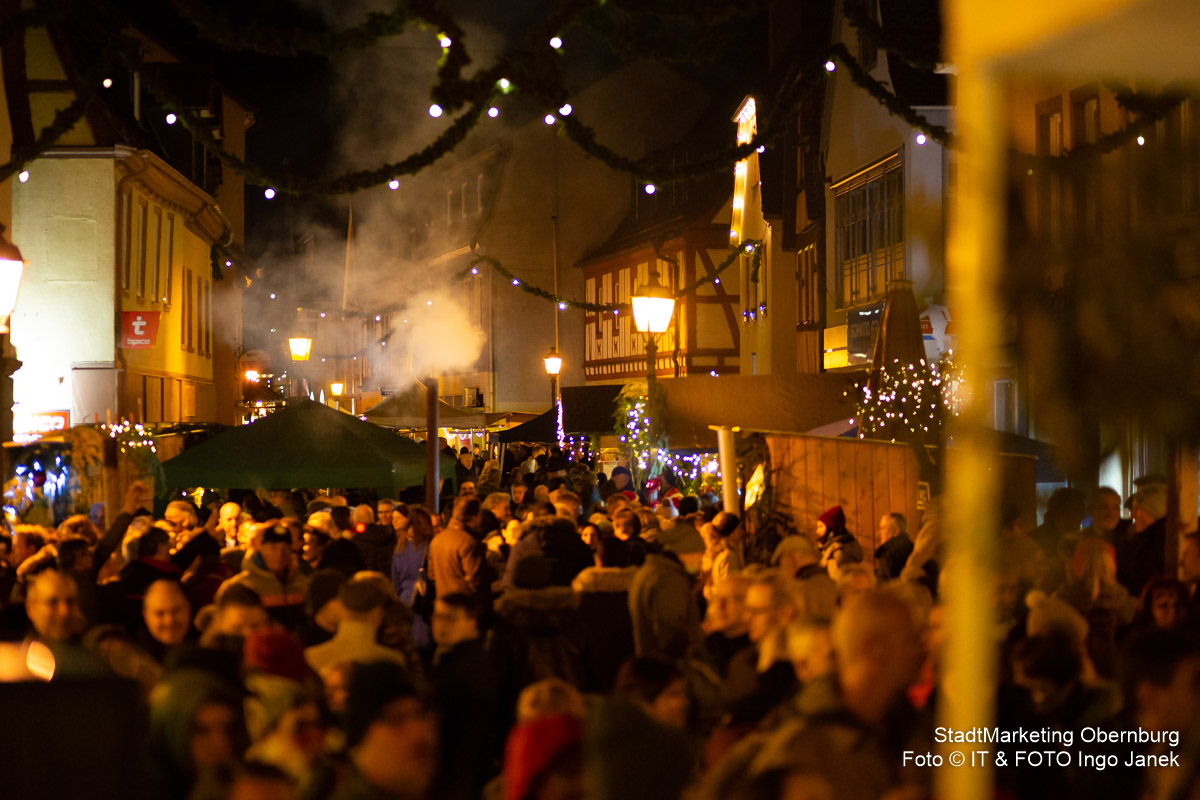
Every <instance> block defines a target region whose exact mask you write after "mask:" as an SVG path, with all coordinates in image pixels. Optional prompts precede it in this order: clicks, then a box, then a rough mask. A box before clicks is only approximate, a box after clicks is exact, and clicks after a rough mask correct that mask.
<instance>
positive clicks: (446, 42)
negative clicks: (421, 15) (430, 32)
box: [438, 34, 454, 47]
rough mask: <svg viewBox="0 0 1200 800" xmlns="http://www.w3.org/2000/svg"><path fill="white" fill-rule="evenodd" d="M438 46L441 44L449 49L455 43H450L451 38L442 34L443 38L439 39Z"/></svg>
mask: <svg viewBox="0 0 1200 800" xmlns="http://www.w3.org/2000/svg"><path fill="white" fill-rule="evenodd" d="M438 44H440V45H441V46H442V47H449V46H450V45H452V44H454V42H452V41H450V37H449V36H446V35H445V34H442V37H441V38H440V39H438Z"/></svg>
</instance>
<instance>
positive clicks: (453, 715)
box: [432, 638, 499, 800]
mask: <svg viewBox="0 0 1200 800" xmlns="http://www.w3.org/2000/svg"><path fill="white" fill-rule="evenodd" d="M432 678H433V698H434V706H435V707H436V708H437V710H438V716H439V720H440V726H441V734H442V735H441V741H442V742H443V747H442V748H441V780H440V783H441V786H440V789H441V791H439V792H437V795H438V797H444V798H464V800H466V799H467V798H470V800H475V798H478V797H479V792H480V790H481V789H482V788H483V785H484V784H485V783H486V782H487V781H488V780H489V779H490V778H491V777H492V775H493V774H494V772H495V770H494V768H493V764H494V757H495V755H496V754H497V753H498V751H499V750H498V744H497V739H498V737H499V731H498V729H497V723H498V719H499V718H498V702H499V685H498V681H497V678H496V669H495V667H493V665H492V661H491V657H490V655H489V654H488V651H487V648H486V647H484V642H483V639H480V638H476V639H470V640H468V641H465V642H459V643H458V644H456V645H454V646H453V647H450V648H447V649H445V650H442V651H439V652H438V654H437V656H436V658H435V660H434V664H433V672H432Z"/></svg>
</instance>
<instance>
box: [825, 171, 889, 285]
mask: <svg viewBox="0 0 1200 800" xmlns="http://www.w3.org/2000/svg"><path fill="white" fill-rule="evenodd" d="M834 204H835V213H836V215H837V216H836V223H835V224H836V230H837V254H836V258H837V265H838V287H837V303H838V307H839V308H847V307H850V306H857V305H863V304H866V303H870V302H872V301H874V300H877V299H879V298H881V297H883V296H884V294H885V293H886V292H887V286H888V283H890V282H891V281H893V280H896V279H897V278H903V277H904V169H903V165H902V163H901V160H900V156H899V154H896V155H892V156H889V157H888V158H886V159H884V160H883V161H881V162H880V163H878V164H877V165H875V166H874V167H870V168H868V169H865V170H863V171H862V172H860V173H858V174H857V175H854V176H852V177H850V178H847V179H846V180H844V181H842V182H841V183H839V184H836V185H835V186H834Z"/></svg>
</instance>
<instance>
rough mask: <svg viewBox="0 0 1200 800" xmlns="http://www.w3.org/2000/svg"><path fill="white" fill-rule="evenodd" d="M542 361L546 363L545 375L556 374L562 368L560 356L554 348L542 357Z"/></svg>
mask: <svg viewBox="0 0 1200 800" xmlns="http://www.w3.org/2000/svg"><path fill="white" fill-rule="evenodd" d="M542 361H543V362H545V364H546V374H547V375H557V374H558V373H559V371H560V370H561V369H562V356H560V355H559V354H558V353H557V352H556V351H554V350H551V351H550V354H549V355H547V356H546V357H545V358H543V359H542Z"/></svg>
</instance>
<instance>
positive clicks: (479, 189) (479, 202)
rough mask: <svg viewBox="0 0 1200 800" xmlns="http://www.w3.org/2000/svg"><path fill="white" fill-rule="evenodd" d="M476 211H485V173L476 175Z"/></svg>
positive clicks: (480, 212)
mask: <svg viewBox="0 0 1200 800" xmlns="http://www.w3.org/2000/svg"><path fill="white" fill-rule="evenodd" d="M475 213H476V214H482V213H483V173H482V172H481V173H479V174H478V175H476V176H475Z"/></svg>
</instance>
